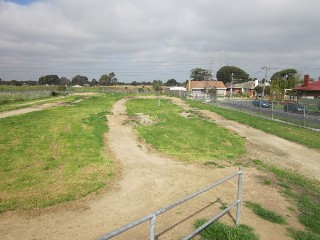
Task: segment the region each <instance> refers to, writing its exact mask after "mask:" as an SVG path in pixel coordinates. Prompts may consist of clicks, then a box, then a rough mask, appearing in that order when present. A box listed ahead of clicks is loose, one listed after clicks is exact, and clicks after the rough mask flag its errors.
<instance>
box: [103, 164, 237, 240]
mask: <svg viewBox="0 0 320 240" xmlns="http://www.w3.org/2000/svg"><path fill="white" fill-rule="evenodd" d="M242 175H243V172H242V167H239V171H238V172H237V173H234V174H233V175H231V176H228V177H226V178H224V179H222V180H220V181H218V182H215V183H213V184H212V185H210V186H208V187H206V188H203V189H201V190H199V191H197V192H195V193H193V194H191V195H189V196H187V197H185V198H183V199H181V200H179V201H177V202H175V203H173V204H171V205H168V206H166V207H164V208H161V209H159V210H157V211H155V212H154V213H151V214H149V215H147V216H145V217H142V218H139V219H137V220H136V221H133V222H131V223H129V224H127V225H125V226H123V227H120V228H118V229H116V230H114V231H112V232H109V233H107V234H105V235H103V236H101V237H99V238H98V239H97V240H106V239H110V238H112V237H115V236H117V235H119V234H121V233H123V232H125V231H127V230H129V229H131V228H133V227H135V226H138V225H140V224H142V223H144V222H146V221H148V220H150V240H154V239H155V226H156V218H157V215H160V214H162V213H164V212H166V211H168V210H170V209H172V208H174V207H176V206H178V205H180V204H182V203H184V202H186V201H188V200H190V199H192V198H194V197H196V196H198V195H200V194H202V193H205V192H207V191H209V190H210V189H212V188H214V187H216V186H218V185H220V184H222V183H224V182H226V181H228V180H230V179H232V178H234V177H236V176H238V193H237V200H236V201H235V202H233V203H232V204H230V205H229V206H227V207H226V208H225V209H224V210H223V211H221V212H220V213H218V214H217V215H215V216H214V217H213V218H212V219H210V220H209V221H207V222H206V223H204V224H203V225H202V226H200V227H199V228H198V229H196V230H195V231H194V232H192V233H190V234H189V235H187V236H186V237H184V238H183V240H189V239H191V238H192V237H194V236H196V235H197V234H199V233H200V232H201V231H202V230H203V229H205V228H206V227H207V226H208V225H210V224H211V223H213V222H214V221H216V220H218V219H219V218H221V217H222V216H223V215H225V214H226V213H227V212H229V211H230V209H231V208H233V207H234V206H237V212H236V224H237V225H239V224H240V209H241V202H242V197H241V196H242Z"/></svg>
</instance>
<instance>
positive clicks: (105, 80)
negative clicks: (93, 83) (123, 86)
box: [99, 72, 118, 86]
mask: <svg viewBox="0 0 320 240" xmlns="http://www.w3.org/2000/svg"><path fill="white" fill-rule="evenodd" d="M117 81H118V79H117V78H116V75H115V74H114V72H111V73H109V74H103V75H101V77H100V79H99V84H100V85H103V86H111V85H115V84H116V83H117Z"/></svg>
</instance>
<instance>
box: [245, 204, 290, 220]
mask: <svg viewBox="0 0 320 240" xmlns="http://www.w3.org/2000/svg"><path fill="white" fill-rule="evenodd" d="M245 206H246V207H247V208H249V209H251V210H252V212H254V213H255V214H256V215H258V216H259V217H261V218H263V219H264V220H267V221H269V222H272V223H278V224H286V220H285V219H284V218H283V217H282V216H280V215H279V214H277V213H275V212H273V211H270V210H268V209H266V208H264V207H262V206H261V205H260V204H258V203H254V202H250V201H247V202H245Z"/></svg>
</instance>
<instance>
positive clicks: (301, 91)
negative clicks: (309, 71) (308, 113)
mask: <svg viewBox="0 0 320 240" xmlns="http://www.w3.org/2000/svg"><path fill="white" fill-rule="evenodd" d="M293 90H295V91H296V92H297V97H298V99H300V98H314V99H319V98H320V80H318V81H313V82H311V81H310V79H309V75H304V82H303V85H302V86H298V87H295V88H293Z"/></svg>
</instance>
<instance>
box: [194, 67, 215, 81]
mask: <svg viewBox="0 0 320 240" xmlns="http://www.w3.org/2000/svg"><path fill="white" fill-rule="evenodd" d="M190 78H191V79H192V80H195V81H203V80H209V79H210V78H212V74H211V73H210V72H209V71H208V70H206V69H203V68H194V69H192V70H191V74H190Z"/></svg>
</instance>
